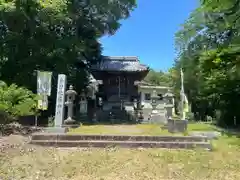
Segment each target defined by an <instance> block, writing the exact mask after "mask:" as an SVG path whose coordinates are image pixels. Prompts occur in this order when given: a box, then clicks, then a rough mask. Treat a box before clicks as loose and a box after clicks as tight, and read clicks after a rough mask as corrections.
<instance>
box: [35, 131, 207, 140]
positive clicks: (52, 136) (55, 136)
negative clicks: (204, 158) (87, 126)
mask: <svg viewBox="0 0 240 180" xmlns="http://www.w3.org/2000/svg"><path fill="white" fill-rule="evenodd" d="M32 140H53V141H66V140H69V141H82V140H104V141H164V142H207V141H208V139H207V137H201V136H199V137H197V136H138V135H134V136H131V135H87V134H84V135H81V134H64V133H62V134H60V133H34V134H32Z"/></svg>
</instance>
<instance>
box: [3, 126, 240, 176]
mask: <svg viewBox="0 0 240 180" xmlns="http://www.w3.org/2000/svg"><path fill="white" fill-rule="evenodd" d="M93 127H95V128H96V127H97V128H99V129H98V130H93ZM120 127H121V126H120ZM83 128H85V131H84V132H85V133H91V132H93V131H94V132H96V133H98V134H101V133H102V132H103V130H104V128H105V127H104V126H89V127H87V126H86V127H85V126H83ZM155 128H156V129H155ZM155 128H154V126H153V125H151V126H150V125H146V126H145V125H137V129H141V130H143V131H142V132H144V134H145V133H147V132H149V133H150V134H158V133H157V127H155ZM211 128H212V129H215V127H214V126H210V125H202V124H201V125H199V124H198V125H190V129H193V130H197V131H199V130H211ZM109 129H111V128H109ZM151 130H152V132H151ZM75 131H76V129H75ZM127 131H129V132H132V133H133V134H135V133H136V134H138V133H140V132H138V133H137V131H133V130H132V129H130V128H129V129H127V126H125V132H124V133H126V132H127ZM108 132H109V133H113V131H110V130H109V131H108ZM114 132H115V131H114ZM121 132H122V131H121ZM134 132H135V133H134ZM153 132H155V133H153ZM75 133H76V132H75ZM81 133H82V132H81ZM141 134H143V133H141ZM213 143H214V145H215V147H216V148H215V150H214V151H212V152H208V151H203V150H194V151H190V150H166V149H119V148H114V149H88V148H86V149H58V148H43V147H36V146H30V145H22V146H20V147H18V148H12V149H9V150H7V151H5V152H0V179H15V180H18V179H24V180H30V179H32V180H33V179H34V180H36V179H40V180H42V179H45V180H54V179H56V180H120V179H124V180H208V179H209V180H239V179H240V171H239V170H240V139H239V138H237V137H236V136H230V135H226V134H225V135H223V136H222V137H221V138H220V139H219V140H215V141H214V142H213Z"/></svg>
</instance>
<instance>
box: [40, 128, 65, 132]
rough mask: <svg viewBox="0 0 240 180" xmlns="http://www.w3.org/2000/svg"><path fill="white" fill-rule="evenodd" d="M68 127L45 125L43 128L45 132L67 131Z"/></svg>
mask: <svg viewBox="0 0 240 180" xmlns="http://www.w3.org/2000/svg"><path fill="white" fill-rule="evenodd" d="M68 131H69V129H68V128H67V127H47V128H44V129H43V132H46V133H67V132H68Z"/></svg>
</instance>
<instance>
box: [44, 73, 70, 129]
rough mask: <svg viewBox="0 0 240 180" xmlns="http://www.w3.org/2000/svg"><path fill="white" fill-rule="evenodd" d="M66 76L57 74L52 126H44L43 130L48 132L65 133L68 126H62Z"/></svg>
mask: <svg viewBox="0 0 240 180" xmlns="http://www.w3.org/2000/svg"><path fill="white" fill-rule="evenodd" d="M66 83H67V77H66V75H65V74H59V75H58V85H57V98H56V110H55V118H54V127H48V128H45V129H44V131H45V132H49V133H66V132H67V131H68V128H65V127H63V119H64V102H65V90H66Z"/></svg>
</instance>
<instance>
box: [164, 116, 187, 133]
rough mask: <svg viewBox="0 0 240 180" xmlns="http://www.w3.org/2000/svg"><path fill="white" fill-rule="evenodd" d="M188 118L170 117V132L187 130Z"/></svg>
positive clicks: (168, 123) (168, 124)
mask: <svg viewBox="0 0 240 180" xmlns="http://www.w3.org/2000/svg"><path fill="white" fill-rule="evenodd" d="M187 124H188V121H187V120H173V119H168V122H167V127H168V132H170V133H183V132H186V131H187Z"/></svg>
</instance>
